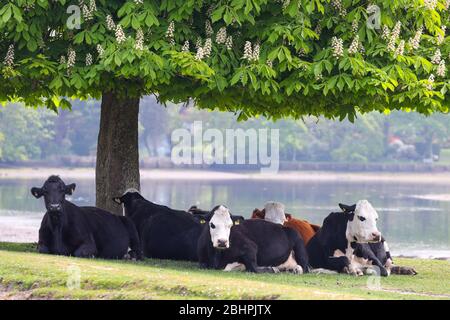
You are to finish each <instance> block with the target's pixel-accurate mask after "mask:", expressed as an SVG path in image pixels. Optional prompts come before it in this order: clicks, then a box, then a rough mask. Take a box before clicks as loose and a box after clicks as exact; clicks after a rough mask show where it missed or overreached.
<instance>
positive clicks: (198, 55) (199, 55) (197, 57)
mask: <svg viewBox="0 0 450 320" xmlns="http://www.w3.org/2000/svg"><path fill="white" fill-rule="evenodd" d="M202 59H203V48H202V47H198V48H197V53H196V55H195V60H202Z"/></svg>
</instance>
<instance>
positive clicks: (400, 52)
mask: <svg viewBox="0 0 450 320" xmlns="http://www.w3.org/2000/svg"><path fill="white" fill-rule="evenodd" d="M404 51H405V40H401V41H400V43H399V44H398V47H397V49H395V53H394V54H395V55H396V56H402V55H403V53H404Z"/></svg>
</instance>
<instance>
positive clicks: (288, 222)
mask: <svg viewBox="0 0 450 320" xmlns="http://www.w3.org/2000/svg"><path fill="white" fill-rule="evenodd" d="M280 213H281V214H280ZM252 219H264V220H267V221H270V222H273V223H279V224H282V225H284V226H285V227H289V228H292V229H294V230H296V231H297V232H298V233H299V234H300V235H301V236H302V239H303V241H304V242H305V245H307V244H308V242H309V240H310V239H311V238H312V237H313V236H314V235H315V234H316V232H317V230H319V229H320V226H318V225H315V224H311V223H309V222H308V221H306V220H300V219H296V218H294V217H292V215H291V214H289V213H285V211H284V204H282V203H280V202H267V203H266V204H265V205H264V209H262V210H259V209H255V210H253V214H252Z"/></svg>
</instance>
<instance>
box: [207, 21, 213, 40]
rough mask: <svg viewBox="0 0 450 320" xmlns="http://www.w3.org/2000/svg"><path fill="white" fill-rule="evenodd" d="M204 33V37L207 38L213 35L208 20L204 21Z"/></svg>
mask: <svg viewBox="0 0 450 320" xmlns="http://www.w3.org/2000/svg"><path fill="white" fill-rule="evenodd" d="M205 33H206V36H208V37H211V36H212V35H213V33H214V30H213V28H212V26H211V22H210V21H209V20H206V21H205Z"/></svg>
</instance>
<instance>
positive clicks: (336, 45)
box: [331, 37, 344, 58]
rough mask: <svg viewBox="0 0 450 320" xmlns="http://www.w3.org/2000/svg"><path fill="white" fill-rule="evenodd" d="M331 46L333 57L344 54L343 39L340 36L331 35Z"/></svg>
mask: <svg viewBox="0 0 450 320" xmlns="http://www.w3.org/2000/svg"><path fill="white" fill-rule="evenodd" d="M331 48H332V49H333V57H335V58H340V57H342V56H343V55H344V41H343V40H342V39H341V38H337V37H333V38H332V39H331Z"/></svg>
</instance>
